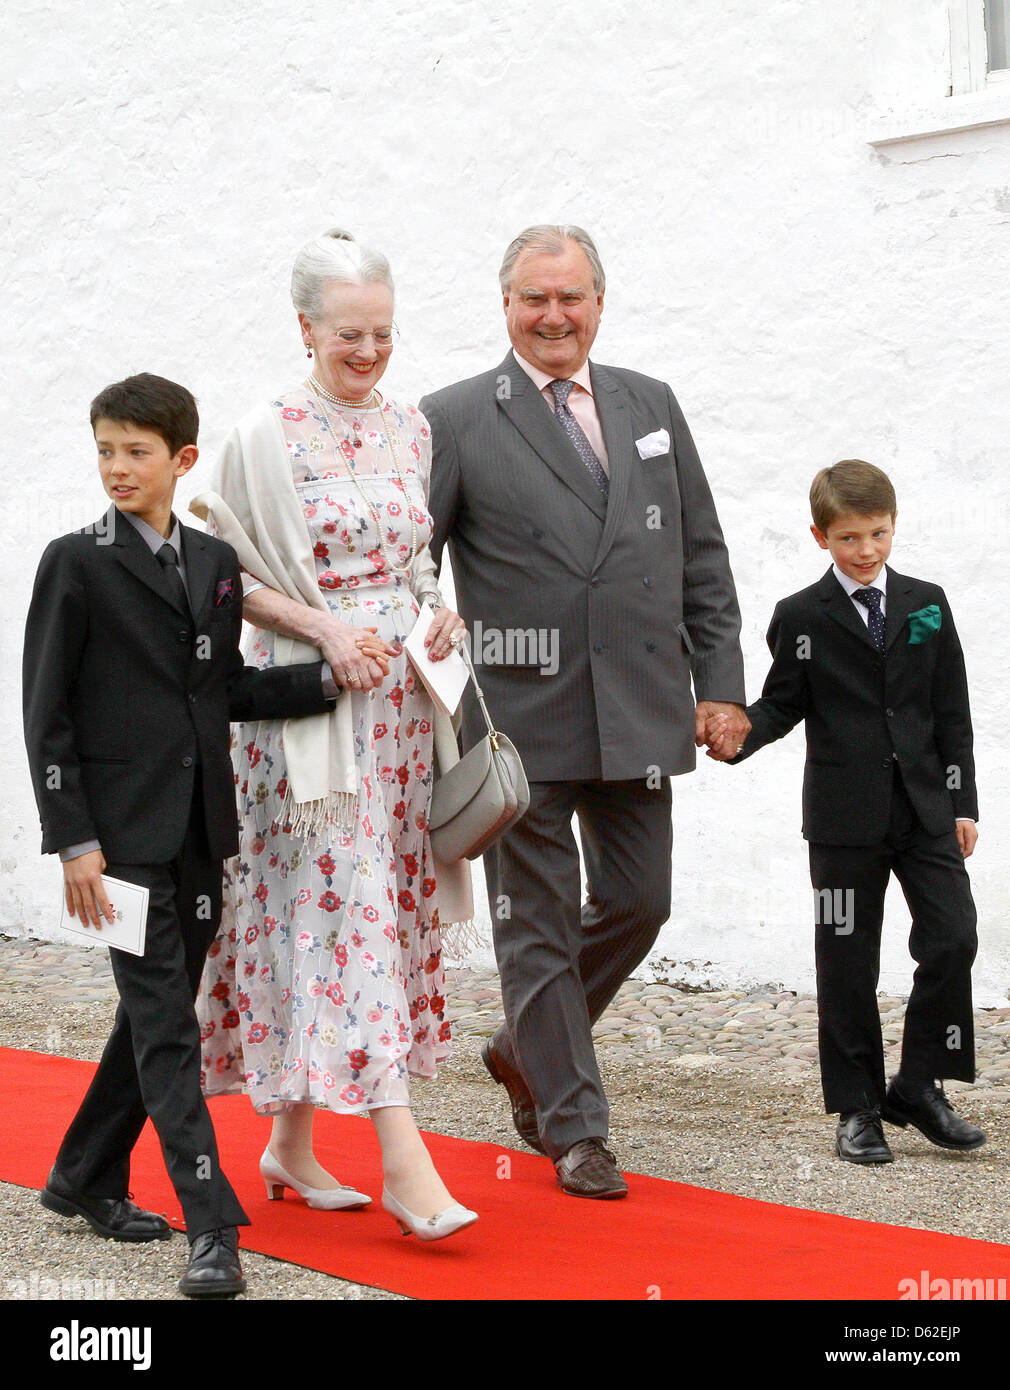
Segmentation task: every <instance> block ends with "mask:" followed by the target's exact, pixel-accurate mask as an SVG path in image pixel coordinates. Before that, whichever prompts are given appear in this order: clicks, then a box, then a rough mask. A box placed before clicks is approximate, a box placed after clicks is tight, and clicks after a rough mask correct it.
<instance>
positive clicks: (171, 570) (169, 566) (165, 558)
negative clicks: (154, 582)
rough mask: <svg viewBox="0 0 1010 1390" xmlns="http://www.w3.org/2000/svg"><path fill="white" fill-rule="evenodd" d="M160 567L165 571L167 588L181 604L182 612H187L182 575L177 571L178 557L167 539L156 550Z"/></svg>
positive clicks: (187, 602)
mask: <svg viewBox="0 0 1010 1390" xmlns="http://www.w3.org/2000/svg"><path fill="white" fill-rule="evenodd" d="M157 554H158V559H159V560H160V561H161V567H162V569H163V570H164V573H165V579H166V581H167V583H168V587H169V590H170V591H171V594H172V597H173V598H174V599H175V601H176V602H177V603H179V604H181V606H182V611H183V612H184V613H188V612H189V599H188V598H187V597H186V586H185V584H184V583H183V582H182V575H181V574H180V573H179V557H178V555H176V553H175V546H174V545H171V544H170V543H169V542H168V541H166V542H165V544H164V545H163V546H162V547H161V549H160V550H159V551H158V552H157Z"/></svg>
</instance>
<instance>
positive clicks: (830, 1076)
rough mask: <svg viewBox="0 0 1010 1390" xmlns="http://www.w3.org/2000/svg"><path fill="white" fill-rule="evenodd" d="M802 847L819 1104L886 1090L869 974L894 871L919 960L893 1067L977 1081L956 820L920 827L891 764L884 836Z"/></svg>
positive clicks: (971, 928)
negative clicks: (806, 861) (808, 890)
mask: <svg viewBox="0 0 1010 1390" xmlns="http://www.w3.org/2000/svg"><path fill="white" fill-rule="evenodd" d="M809 850H810V878H811V882H812V883H813V886H814V892H815V902H816V904H817V909H816V912H815V937H814V945H815V958H816V966H817V1016H818V1044H819V1050H820V1063H821V1086H822V1088H823V1091H824V1108H825V1110H826V1111H827V1112H828V1113H829V1114H830V1113H833V1112H840V1113H843V1114H844V1113H845V1112H846V1111H851V1110H868V1109H872V1108H873V1107H874V1106H876V1105H879V1104H880V1103H881V1102H882V1101H883V1099H884V1093H885V1084H886V1083H885V1077H884V1047H883V1039H882V1037H881V1028H880V1013H879V1010H878V1008H877V979H878V976H879V973H880V931H881V925H882V922H883V917H884V894H885V891H886V889H887V883H888V880H889V878H890V876H891V873H892V872H893V873H894V876H895V878H896V879H897V880H898V882H899V883H900V884H901V889H902V892H903V893H904V895H905V901H906V902H907V903H908V907H909V910H910V912H911V914H912V930H911V934H910V936H909V939H908V949H909V952H910V953H911V956H912V959H913V960H915V961H916V962H917V965H916V970H915V973H914V975H913V977H912V991H911V994H910V995H909V998H908V1004H907V1007H906V1009H905V1027H904V1034H903V1038H902V1048H901V1067H900V1070H901V1073H902V1074H903V1075H904V1076H906V1077H909V1078H911V1077H915V1078H921V1079H924V1080H928V1079H933V1080H942V1079H943V1078H945V1077H952V1078H955V1079H957V1080H959V1081H974V1079H975V1034H974V1020H973V1016H972V1001H971V966H972V962H973V961H974V959H975V951H976V949H977V945H978V939H977V936H976V933H975V926H976V913H975V904H974V901H973V900H972V896H971V885H970V883H969V880H968V873H967V870H966V869H965V865H964V859H963V857H962V854H961V850H960V848H959V846H958V843H957V836H956V835H955V834H954V832H953V831H952V830H951V831H949V832H948V833H947V834H946V835H940V836H931V835H927V834H926V831H925V830H924V829H923V827H922V825H921V823H920V821H919V818H918V817H917V816H916V814H915V811H914V809H913V807H912V803H911V802H910V801H909V799H908V793H907V792H906V791H905V786H904V782H903V781H902V779H901V775H900V773H899V771H898V768H897V765H896V764H895V772H894V783H893V790H892V796H891V813H890V820H889V824H888V828H887V835H886V837H885V839H884V840H883V842H882V843H880V844H876V845H858V846H849V845H825V844H815V843H811V844H810V846H809Z"/></svg>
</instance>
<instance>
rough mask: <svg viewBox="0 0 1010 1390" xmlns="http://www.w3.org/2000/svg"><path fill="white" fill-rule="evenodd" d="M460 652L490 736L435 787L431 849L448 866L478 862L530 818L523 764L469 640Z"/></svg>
mask: <svg viewBox="0 0 1010 1390" xmlns="http://www.w3.org/2000/svg"><path fill="white" fill-rule="evenodd" d="M456 650H457V651H458V652H459V654H460V656H461V657H462V658H463V660H464V661H465V662H466V664H467V668H468V670H469V672H470V678H471V680H472V681H473V688H474V692H475V693H476V696H477V700H478V702H479V704H480V708H481V713H482V714H483V715H484V721H485V723H486V724H487V735H486V737H484V738H482V739H481V741H480V743H477V744H475V745H474V746H473V748H471V749H470V751H469V752H468V753H465V754H464V755H463V757H462V758H460V760H459V762H458V763H456V764H454V766H452V767H450V768H449V769H448V771H447V772H445V773H444V774H443V775H442V776H441V777H439V778H437V780H436V782H435V785H434V787H433V788H432V793H431V807H430V809H429V811H428V830H429V834H430V836H431V847H432V850H433V851H434V853H435V854H436V855H437V856H438V858H439V859H442V860H444V861H445V862H447V863H453V862H455V861H456V860H457V859H477V858H478V857H479V856H480V855H482V854H483V853H484V851H485V850H486V849H490V847H491V846H492V845H493V844H494V843H495V841H496V840H499V839H500V838H501V837H502V835H504V834H505V832H506V830H509V829H511V827H512V826H513V825H515V823H516V821H517V820H519V819H520V818H521V817H522V816H524V815H525V814H526V811H527V810H528V809H529V804H530V788H529V783H528V782H527V781H526V773H525V772H524V771H523V765H522V761H521V759H520V757H519V754H518V753H517V752H516V750H515V747H514V745H513V744H512V741H511V740H510V739H508V738H506V737H505V735H504V734H500V733H498V731H497V730H496V729H495V727H494V725H493V724H492V723H491V716H490V715H489V714H488V710H487V705H486V704H485V703H484V693H483V691H482V690H481V688H480V686H479V685H478V683H477V674H476V672H475V671H474V669H473V662H472V661H471V660H470V653H469V652H468V651H467V643H466V638H464V639H463V641H462V642H461V643H460V645H459V646H458V647H457V648H456Z"/></svg>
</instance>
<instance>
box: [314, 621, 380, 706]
mask: <svg viewBox="0 0 1010 1390" xmlns="http://www.w3.org/2000/svg"><path fill="white" fill-rule="evenodd" d="M376 634H377V629H376V628H374V627H352V626H351V625H350V624H349V623H342V622H341V621H340V619H339V618H333V617H331V618H329V619H328V620H327V621H326V622H325V623H324V625H323V628H322V631H321V633H320V635H319V640H318V646H319V650H320V651H321V652H322V654H323V660H324V661H328V662H329V663H330V669H331V670H332V672H333V679H334V680H335V681H336V682H337V683H338V684H339V685H343V686H346V687H347V688H348V689H350V690H375V689H378V687H379V686H380V685H381V684H382V682H383V681H384V680H385V679H386V677H387V676H388V675H389V658H390V657H391V656H395V655H396V648H395V647H391V646H390V645H389V643H388V642H384V641H383V640H382V638H381V637H379V636H377V635H376Z"/></svg>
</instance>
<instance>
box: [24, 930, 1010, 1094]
mask: <svg viewBox="0 0 1010 1390" xmlns="http://www.w3.org/2000/svg"><path fill="white" fill-rule="evenodd" d="M448 984H449V988H448V991H447V995H448V999H449V1005H450V1015H451V1018H452V1023H453V1036H454V1037H457V1038H458V1037H460V1036H461V1035H468V1034H477V1035H479V1036H480V1037H487V1036H489V1035H490V1034H491V1033H492V1032H493V1031H494V1030H495V1028H496V1027H497V1026H498V1024H499V1023H500V1022H501V1019H502V1008H501V987H500V984H499V980H498V974H497V971H494V970H470V969H466V968H459V969H456V970H454V971H450V972H449V981H448ZM37 990H44V991H45V996H46V998H47V999H50V1000H54V1001H55V1000H64V1001H66V1002H68V1003H74V1004H91V1003H100V1004H107V1003H114V1002H115V999H116V987H115V984H114V982H113V979H112V967H111V966H110V964H109V959H108V956H107V955H106V954H105V953H104V951H101V952H100V951H96V950H91V949H88V948H83V949H81V948H77V947H72V946H61V945H53V944H51V943H45V942H38V941H22V940H4V939H2V938H0V992H3V993H5V994H16V993H18V992H22V991H24V992H34V991H37ZM879 1006H880V1018H881V1025H882V1028H883V1035H884V1046H885V1057H886V1060H887V1063H888V1068H889V1070H890V1069H893V1068H896V1066H897V1060H898V1054H899V1051H900V1042H901V1028H902V1020H903V1017H904V1011H905V1001H904V999H903V998H901V997H897V996H892V995H881V996H880V998H879ZM55 1026H56V1025H55V1024H54V1027H55ZM975 1030H976V1037H975V1047H976V1058H977V1071H978V1076H977V1080H976V1083H975V1084H976V1086H981V1087H998V1088H1000V1089H1001V1091H1002V1090H1006V1091H1007V1094H1008V1095H1010V1008H1004V1009H985V1010H979V1011H977V1013H976V1016H975ZM594 1037H595V1039H596V1041H597V1044H598V1045H602V1046H605V1047H606V1048H607V1049H608V1050H610V1051H611V1052H612V1054H613V1055H614V1058H615V1059H619V1057H620V1055H621V1052H622V1050H623V1051H627V1050H628V1049H629V1048H631V1049H633V1050H637V1049H638V1048H641V1047H645V1048H646V1049H648V1050H650V1051H653V1050H662V1051H664V1052H674V1053H676V1054H678V1056H679V1059H680V1061H681V1063H682V1064H683V1063H684V1061H685V1058H686V1057H688V1058H690V1057H693V1058H697V1064H698V1065H706V1062H705V1061H704V1060H703V1059H706V1058H712V1057H715V1058H719V1059H722V1060H724V1061H728V1062H738V1063H744V1064H748V1065H752V1066H759V1067H760V1066H763V1065H764V1064H765V1063H766V1062H768V1061H774V1062H776V1063H777V1064H778V1065H779V1066H780V1067H782V1068H784V1069H785V1070H786V1071H787V1072H794V1073H796V1074H798V1075H802V1074H805V1073H807V1072H809V1071H810V1070H811V1068H814V1069H816V1062H817V1005H816V1001H815V1000H814V998H813V996H807V995H797V994H794V993H793V992H792V991H789V990H775V989H755V990H749V991H748V990H728V989H724V990H698V989H696V988H693V987H690V988H684V987H682V986H677V985H672V984H663V983H651V984H650V983H647V982H645V981H643V980H628V981H627V982H626V983H625V984H624V985H623V986H622V988H621V990H620V991H619V993H618V995H617V997H616V998H615V999H614V1001H613V1003H612V1004H611V1006H610V1008H609V1009H608V1010H607V1012H606V1013H605V1014H604V1015H603V1017H602V1018H601V1019H600V1021H599V1022H598V1024H597V1025H596V1028H595V1029H594ZM50 1050H52V1051H58V1050H59V1049H58V1047H56V1046H53V1047H52V1048H51V1049H50Z"/></svg>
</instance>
